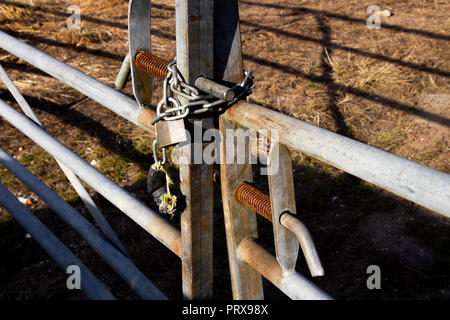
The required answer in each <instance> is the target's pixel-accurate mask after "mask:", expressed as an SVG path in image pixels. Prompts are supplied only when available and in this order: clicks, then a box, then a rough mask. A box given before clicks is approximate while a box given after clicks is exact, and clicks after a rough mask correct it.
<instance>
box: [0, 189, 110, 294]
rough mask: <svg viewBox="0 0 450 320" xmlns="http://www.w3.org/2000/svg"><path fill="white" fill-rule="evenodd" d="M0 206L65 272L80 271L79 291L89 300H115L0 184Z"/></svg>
mask: <svg viewBox="0 0 450 320" xmlns="http://www.w3.org/2000/svg"><path fill="white" fill-rule="evenodd" d="M0 204H1V205H2V206H3V207H5V209H6V210H8V212H9V213H11V215H12V216H13V217H14V219H16V220H17V222H19V224H20V225H21V226H22V227H23V228H24V229H25V230H27V232H28V233H30V235H31V236H32V237H33V239H34V240H36V242H37V243H39V245H40V246H41V247H42V248H43V249H44V250H45V251H46V252H47V253H48V254H49V255H50V256H51V257H52V258H53V260H55V262H56V263H57V264H58V266H59V267H60V268H61V269H62V270H63V271H64V272H66V270H67V267H69V266H71V265H76V266H78V267H79V268H80V271H81V275H82V278H81V289H82V290H83V291H84V292H85V293H86V295H87V296H88V297H89V298H90V299H95V300H115V299H116V298H115V297H114V296H113V295H112V294H111V292H109V290H108V289H107V288H106V287H105V285H104V284H103V283H102V282H100V280H98V279H97V277H96V276H94V274H93V273H92V272H91V271H90V270H89V269H88V268H87V267H86V266H85V265H84V264H83V263H82V262H81V261H80V260H79V259H78V258H77V257H76V256H75V255H74V254H73V253H72V252H71V251H70V250H69V249H68V248H67V247H66V246H65V245H64V244H63V243H62V242H61V241H60V240H59V239H58V238H57V237H56V236H55V235H54V234H53V233H52V232H51V231H50V230H49V229H48V228H47V227H46V226H45V225H44V224H43V223H42V222H41V221H40V220H39V219H38V218H36V216H35V215H34V214H33V213H31V212H30V211H29V210H28V209H27V208H25V206H24V205H23V204H21V203H20V202H19V200H17V199H16V197H15V196H14V195H13V194H11V193H10V192H9V191H8V189H6V188H5V186H3V185H2V184H1V183H0Z"/></svg>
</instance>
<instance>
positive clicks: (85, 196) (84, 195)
mask: <svg viewBox="0 0 450 320" xmlns="http://www.w3.org/2000/svg"><path fill="white" fill-rule="evenodd" d="M0 79H1V80H2V81H3V82H4V83H5V85H6V87H7V88H8V90H9V91H10V92H11V94H12V95H13V96H14V98H15V99H16V101H17V103H18V104H19V105H20V107H21V108H22V111H23V112H24V113H25V114H26V115H27V116H28V118H30V119H31V120H33V121H34V122H36V123H37V124H38V125H40V126H41V127H42V128H44V126H43V125H42V123H41V122H40V121H39V119H38V117H37V116H36V114H35V113H34V111H33V109H31V107H30V105H29V104H28V103H27V101H26V100H25V98H24V97H23V95H22V93H20V90H19V89H18V88H17V87H16V85H15V84H14V83H13V82H12V80H11V79H10V78H9V77H8V75H7V73H6V71H5V70H4V69H3V68H2V66H1V65H0ZM55 159H56V162H57V163H58V165H59V166H60V167H61V170H62V171H63V172H64V174H65V175H66V176H67V179H69V181H70V183H71V184H72V186H73V188H74V189H75V191H76V192H77V193H78V195H79V196H80V198H81V200H82V201H83V203H84V204H85V205H86V207H87V209H88V210H89V212H90V213H91V215H92V217H93V218H94V219H95V222H97V224H98V226H99V227H100V229H101V230H102V232H103V233H104V234H105V235H106V236H107V237H108V239H109V240H111V241H112V242H113V243H114V244H115V245H116V246H117V247H118V248H119V249H120V250H122V252H123V253H125V254H126V255H127V252H126V250H125V248H124V247H123V245H122V243H121V242H120V240H119V238H117V236H116V234H115V233H114V231H113V229H112V228H111V226H110V225H109V223H108V221H107V220H106V219H105V217H104V216H103V214H102V213H101V212H100V210H99V209H98V208H97V206H96V205H95V202H94V200H92V198H91V197H90V196H89V193H88V192H87V191H86V189H85V188H84V187H83V185H82V184H81V182H80V180H78V178H77V176H76V175H75V174H74V173H73V172H72V171H71V170H70V169H69V168H68V167H67V166H66V165H64V164H63V163H61V162H59V161H58V159H57V158H55Z"/></svg>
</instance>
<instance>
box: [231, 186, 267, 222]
mask: <svg viewBox="0 0 450 320" xmlns="http://www.w3.org/2000/svg"><path fill="white" fill-rule="evenodd" d="M234 200H236V202H238V203H242V204H245V205H246V206H248V207H250V208H252V209H253V210H255V211H256V212H257V213H258V214H260V215H261V216H263V217H264V218H266V219H267V220H269V221H272V207H271V205H270V197H269V196H268V195H266V194H264V193H262V192H261V191H259V190H258V189H256V188H254V187H252V186H251V185H249V184H247V183H241V184H240V185H238V187H237V188H236V190H235V191H234Z"/></svg>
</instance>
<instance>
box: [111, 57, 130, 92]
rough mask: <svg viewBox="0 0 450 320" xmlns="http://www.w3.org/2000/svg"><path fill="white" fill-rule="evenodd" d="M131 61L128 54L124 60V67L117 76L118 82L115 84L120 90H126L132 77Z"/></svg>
mask: <svg viewBox="0 0 450 320" xmlns="http://www.w3.org/2000/svg"><path fill="white" fill-rule="evenodd" d="M130 60H131V58H130V54H127V55H126V57H125V58H124V59H123V62H122V66H121V67H120V71H119V73H118V74H117V78H116V81H115V82H114V85H115V86H116V88H117V89H119V90H121V89H123V88H125V85H126V84H127V81H128V78H129V77H130V74H131V65H130Z"/></svg>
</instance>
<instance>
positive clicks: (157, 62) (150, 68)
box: [136, 51, 170, 80]
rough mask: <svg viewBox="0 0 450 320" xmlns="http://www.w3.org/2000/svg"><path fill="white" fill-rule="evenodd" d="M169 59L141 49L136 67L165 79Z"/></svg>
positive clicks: (137, 56)
mask: <svg viewBox="0 0 450 320" xmlns="http://www.w3.org/2000/svg"><path fill="white" fill-rule="evenodd" d="M169 63H170V62H169V61H167V60H165V59H162V58H160V57H157V56H154V55H152V54H150V53H147V52H145V51H140V52H138V54H137V55H136V67H137V68H138V69H139V70H141V71H143V72H145V73H148V74H151V75H152V76H154V77H157V78H159V79H161V80H164V79H165V78H166V76H167V72H169V71H168V70H167V66H168V65H169Z"/></svg>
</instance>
